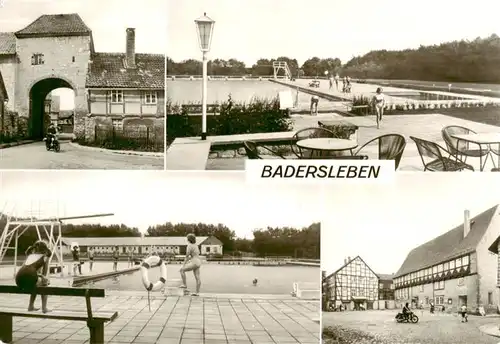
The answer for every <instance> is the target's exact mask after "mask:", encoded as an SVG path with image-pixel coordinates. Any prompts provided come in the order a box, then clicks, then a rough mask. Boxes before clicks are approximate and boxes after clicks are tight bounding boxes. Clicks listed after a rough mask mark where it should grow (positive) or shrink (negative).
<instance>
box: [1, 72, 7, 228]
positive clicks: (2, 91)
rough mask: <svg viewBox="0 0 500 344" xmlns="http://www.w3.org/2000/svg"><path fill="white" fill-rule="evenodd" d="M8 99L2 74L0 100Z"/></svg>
mask: <svg viewBox="0 0 500 344" xmlns="http://www.w3.org/2000/svg"><path fill="white" fill-rule="evenodd" d="M8 99H9V95H8V94H7V89H6V88H5V84H4V82H3V78H2V72H0V100H8ZM0 218H1V216H0Z"/></svg>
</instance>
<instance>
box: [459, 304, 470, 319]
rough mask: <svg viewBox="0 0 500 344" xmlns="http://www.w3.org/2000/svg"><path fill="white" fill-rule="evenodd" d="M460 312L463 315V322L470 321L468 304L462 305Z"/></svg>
mask: <svg viewBox="0 0 500 344" xmlns="http://www.w3.org/2000/svg"><path fill="white" fill-rule="evenodd" d="M460 314H461V315H462V322H468V320H467V306H466V305H465V304H463V305H462V307H460Z"/></svg>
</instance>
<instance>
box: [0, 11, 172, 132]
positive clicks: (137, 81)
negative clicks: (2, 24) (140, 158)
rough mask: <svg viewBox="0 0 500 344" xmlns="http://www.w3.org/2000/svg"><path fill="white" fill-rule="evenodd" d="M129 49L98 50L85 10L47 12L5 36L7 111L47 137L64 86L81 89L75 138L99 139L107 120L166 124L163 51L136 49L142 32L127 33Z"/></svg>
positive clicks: (1, 39)
mask: <svg viewBox="0 0 500 344" xmlns="http://www.w3.org/2000/svg"><path fill="white" fill-rule="evenodd" d="M124 34H125V35H126V39H125V38H124V46H125V47H126V49H125V50H126V51H125V53H99V52H96V51H95V49H94V41H93V38H92V31H91V30H90V28H89V27H87V25H86V24H85V23H84V22H83V20H82V19H81V18H80V16H79V15H78V14H55V15H42V16H41V17H39V18H38V19H36V20H35V21H34V22H32V23H31V24H29V25H28V26H27V27H25V28H23V29H21V30H19V31H17V32H4V33H0V72H1V74H2V76H3V81H4V83H5V87H6V91H7V95H8V99H9V101H8V103H7V109H9V110H11V111H13V112H16V113H17V114H18V116H19V119H20V122H21V123H23V127H24V128H23V130H24V131H25V135H26V136H30V137H32V138H34V139H41V138H42V137H43V136H44V134H45V132H46V127H47V125H48V123H49V121H50V119H49V118H47V116H44V112H45V111H44V101H45V98H46V97H47V95H48V94H49V93H50V92H51V91H53V90H54V89H57V88H70V89H72V90H73V91H74V96H75V109H74V135H75V136H76V137H77V138H86V139H87V140H90V141H91V140H93V138H94V135H95V128H96V127H97V126H98V125H107V126H109V127H111V126H112V127H113V128H115V129H116V130H122V129H123V128H124V127H126V126H135V127H142V128H146V129H148V130H149V129H153V128H156V127H159V126H161V127H162V128H163V125H164V124H163V123H164V120H163V117H164V106H163V104H164V101H165V100H164V99H165V93H164V71H165V58H164V55H162V54H136V52H135V30H134V29H131V28H130V29H127V31H126V32H125V33H124Z"/></svg>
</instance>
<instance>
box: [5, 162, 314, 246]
mask: <svg viewBox="0 0 500 344" xmlns="http://www.w3.org/2000/svg"><path fill="white" fill-rule="evenodd" d="M0 190H1V191H2V192H1V193H0V211H2V210H3V211H4V212H5V213H8V214H10V215H17V216H26V215H28V216H29V215H31V216H40V217H54V216H57V217H64V216H79V215H89V214H101V213H114V216H111V217H103V218H97V219H93V220H89V219H87V220H84V221H81V220H77V221H73V223H102V224H115V223H123V224H126V225H128V226H133V227H138V228H139V229H140V230H141V231H145V230H146V229H147V228H148V226H150V225H156V224H162V223H165V222H172V223H179V222H184V223H198V222H203V223H212V224H219V223H223V224H225V225H226V226H228V227H229V228H231V229H232V230H234V231H235V233H236V235H237V236H238V237H240V238H248V239H252V238H253V235H252V231H253V230H254V229H258V228H266V227H267V226H272V227H276V226H277V227H283V226H291V227H295V228H302V227H307V226H309V225H311V224H312V223H314V222H319V218H320V215H319V214H320V212H321V210H320V209H319V208H318V205H317V202H315V201H317V200H318V199H319V196H318V194H319V193H320V191H319V187H316V188H315V187H311V186H310V185H309V186H306V185H303V186H297V187H290V186H285V185H281V186H275V187H272V186H269V185H263V186H255V185H247V184H246V182H245V175H244V174H243V173H241V172H227V173H226V172H219V173H210V172H192V173H190V172H177V173H175V172H163V171H161V172H147V171H140V172H134V171H132V172H127V171H123V172H117V171H113V172H106V171H85V170H83V171H3V172H2V174H1V177H0Z"/></svg>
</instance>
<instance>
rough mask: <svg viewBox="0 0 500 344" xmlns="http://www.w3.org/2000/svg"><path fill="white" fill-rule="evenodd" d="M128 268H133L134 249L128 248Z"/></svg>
mask: <svg viewBox="0 0 500 344" xmlns="http://www.w3.org/2000/svg"><path fill="white" fill-rule="evenodd" d="M128 266H129V267H131V266H134V248H133V247H130V248H129V250H128Z"/></svg>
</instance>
